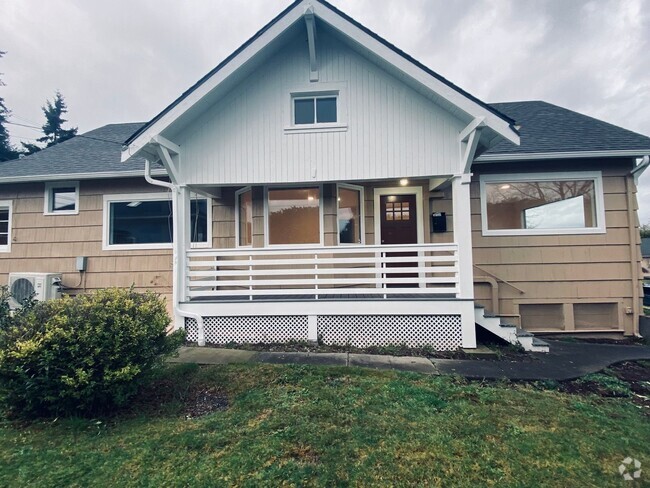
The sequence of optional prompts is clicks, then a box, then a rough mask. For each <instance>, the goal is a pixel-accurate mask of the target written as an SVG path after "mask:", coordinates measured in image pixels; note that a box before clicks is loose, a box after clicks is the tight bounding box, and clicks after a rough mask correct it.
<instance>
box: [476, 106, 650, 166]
mask: <svg viewBox="0 0 650 488" xmlns="http://www.w3.org/2000/svg"><path fill="white" fill-rule="evenodd" d="M492 106H493V107H495V108H496V109H498V110H499V111H501V112H504V113H506V114H508V115H509V116H510V117H511V118H513V119H515V120H516V121H517V125H518V126H520V128H519V134H520V144H519V145H518V146H517V145H515V144H512V143H511V142H509V141H505V140H502V141H500V142H498V143H497V144H496V145H494V146H493V147H492V148H490V149H489V150H487V151H485V152H484V153H483V154H481V156H479V157H478V158H477V159H476V160H477V161H478V162H481V161H497V160H498V161H506V160H517V159H555V158H569V157H598V156H616V155H618V156H628V157H635V156H644V155H646V154H650V137H646V136H644V135H641V134H637V133H636V132H632V131H629V130H627V129H623V128H621V127H618V126H616V125H613V124H608V123H607V122H603V121H602V120H598V119H594V118H593V117H589V116H587V115H583V114H581V113H578V112H574V111H573V110H569V109H566V108H563V107H559V106H557V105H553V104H551V103H548V102H542V101H539V100H536V101H529V102H505V103H494V104H492Z"/></svg>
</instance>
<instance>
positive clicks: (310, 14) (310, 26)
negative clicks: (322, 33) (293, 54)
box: [305, 5, 318, 81]
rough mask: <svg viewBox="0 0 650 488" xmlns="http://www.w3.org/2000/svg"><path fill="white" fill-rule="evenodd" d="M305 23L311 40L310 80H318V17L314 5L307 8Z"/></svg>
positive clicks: (308, 38)
mask: <svg viewBox="0 0 650 488" xmlns="http://www.w3.org/2000/svg"><path fill="white" fill-rule="evenodd" d="M305 24H306V25H307V40H308V42H309V81H318V63H317V60H316V17H315V16H314V7H312V6H311V5H310V6H308V7H307V8H305Z"/></svg>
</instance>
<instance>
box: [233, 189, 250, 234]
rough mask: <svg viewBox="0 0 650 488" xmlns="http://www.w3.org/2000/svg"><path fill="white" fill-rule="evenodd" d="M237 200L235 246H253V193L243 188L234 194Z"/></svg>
mask: <svg viewBox="0 0 650 488" xmlns="http://www.w3.org/2000/svg"><path fill="white" fill-rule="evenodd" d="M235 195H236V198H237V245H238V246H252V245H253V191H252V190H251V189H250V188H244V189H243V190H239V191H238V192H236V193H235Z"/></svg>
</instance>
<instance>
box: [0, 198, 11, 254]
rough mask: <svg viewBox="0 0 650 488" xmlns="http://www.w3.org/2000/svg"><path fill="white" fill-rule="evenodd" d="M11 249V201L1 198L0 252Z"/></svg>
mask: <svg viewBox="0 0 650 488" xmlns="http://www.w3.org/2000/svg"><path fill="white" fill-rule="evenodd" d="M9 251H11V202H10V201H8V200H4V201H3V200H0V252H9Z"/></svg>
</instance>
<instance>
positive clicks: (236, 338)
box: [185, 315, 308, 344]
mask: <svg viewBox="0 0 650 488" xmlns="http://www.w3.org/2000/svg"><path fill="white" fill-rule="evenodd" d="M203 322H204V326H205V341H206V342H207V343H209V344H227V343H229V342H238V343H252V344H257V343H265V344H270V343H277V342H280V343H282V342H289V341H306V340H307V332H308V330H307V316H306V315H277V316H273V315H264V316H238V317H203ZM185 329H186V331H187V340H188V341H190V342H196V340H197V330H196V329H197V327H196V320H194V319H185Z"/></svg>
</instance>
